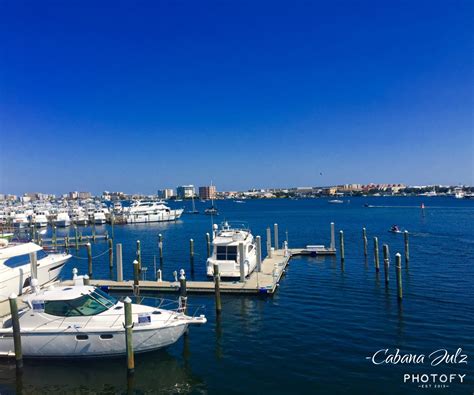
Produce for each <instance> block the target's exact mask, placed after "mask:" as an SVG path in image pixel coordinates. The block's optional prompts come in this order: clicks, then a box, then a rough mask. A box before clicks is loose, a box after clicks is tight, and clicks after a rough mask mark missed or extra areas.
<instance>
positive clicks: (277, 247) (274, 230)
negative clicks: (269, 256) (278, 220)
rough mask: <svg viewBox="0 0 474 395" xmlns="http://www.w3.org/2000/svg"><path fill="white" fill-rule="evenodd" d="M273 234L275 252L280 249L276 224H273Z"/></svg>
mask: <svg viewBox="0 0 474 395" xmlns="http://www.w3.org/2000/svg"><path fill="white" fill-rule="evenodd" d="M273 234H274V237H275V251H276V250H278V249H279V248H280V247H279V245H278V224H273Z"/></svg>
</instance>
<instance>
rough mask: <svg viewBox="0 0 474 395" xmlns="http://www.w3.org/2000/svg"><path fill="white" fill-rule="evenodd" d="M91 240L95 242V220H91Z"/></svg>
mask: <svg viewBox="0 0 474 395" xmlns="http://www.w3.org/2000/svg"><path fill="white" fill-rule="evenodd" d="M92 241H93V242H94V243H95V221H92Z"/></svg>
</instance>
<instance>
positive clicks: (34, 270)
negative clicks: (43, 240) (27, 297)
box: [30, 251, 38, 284]
mask: <svg viewBox="0 0 474 395" xmlns="http://www.w3.org/2000/svg"><path fill="white" fill-rule="evenodd" d="M30 273H31V274H30V276H31V280H33V279H34V278H38V256H37V254H36V251H35V252H30ZM31 280H30V284H31Z"/></svg>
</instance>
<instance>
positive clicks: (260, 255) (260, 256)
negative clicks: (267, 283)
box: [255, 236, 262, 272]
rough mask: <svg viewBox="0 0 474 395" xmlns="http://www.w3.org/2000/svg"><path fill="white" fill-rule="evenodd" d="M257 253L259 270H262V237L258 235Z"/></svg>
mask: <svg viewBox="0 0 474 395" xmlns="http://www.w3.org/2000/svg"><path fill="white" fill-rule="evenodd" d="M255 239H256V244H257V245H256V247H255V248H256V251H255V252H256V254H257V272H261V271H262V238H261V237H260V236H257V237H256V238H255Z"/></svg>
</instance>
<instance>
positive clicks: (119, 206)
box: [113, 201, 123, 214]
mask: <svg viewBox="0 0 474 395" xmlns="http://www.w3.org/2000/svg"><path fill="white" fill-rule="evenodd" d="M122 211H123V206H122V203H120V202H119V201H116V202H114V206H113V212H114V213H115V214H122Z"/></svg>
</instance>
